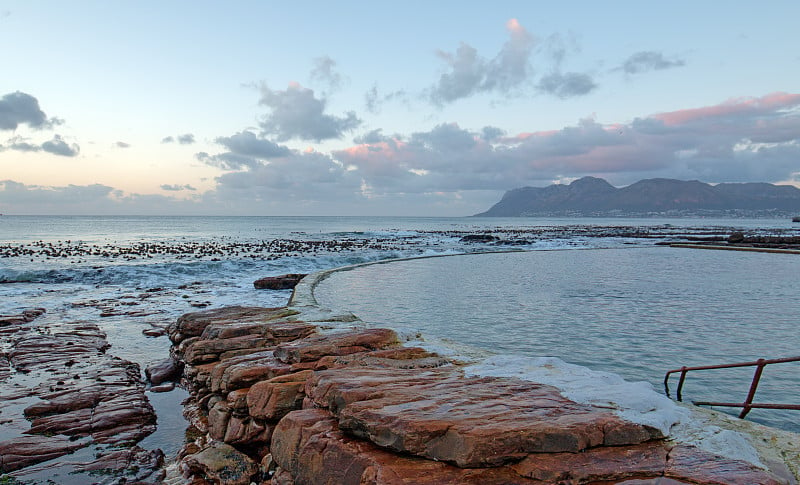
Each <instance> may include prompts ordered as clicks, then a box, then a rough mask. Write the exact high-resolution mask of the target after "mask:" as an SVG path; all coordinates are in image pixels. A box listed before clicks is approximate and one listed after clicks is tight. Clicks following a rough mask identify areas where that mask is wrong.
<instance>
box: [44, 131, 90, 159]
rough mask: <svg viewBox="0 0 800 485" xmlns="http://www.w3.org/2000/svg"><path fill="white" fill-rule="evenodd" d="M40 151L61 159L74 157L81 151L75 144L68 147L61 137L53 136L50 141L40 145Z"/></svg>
mask: <svg viewBox="0 0 800 485" xmlns="http://www.w3.org/2000/svg"><path fill="white" fill-rule="evenodd" d="M42 150H44V151H46V152H48V153H52V154H53V155H60V156H62V157H75V156H77V155H78V153H80V151H81V149H80V147H79V146H78V145H77V144H75V143H73V144H72V145H68V144H67V142H65V141H64V139H63V138H61V135H54V136H53V139H52V140H50V141H46V142H44V143H42Z"/></svg>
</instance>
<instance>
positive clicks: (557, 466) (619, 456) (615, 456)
mask: <svg viewBox="0 0 800 485" xmlns="http://www.w3.org/2000/svg"><path fill="white" fill-rule="evenodd" d="M667 453H668V448H667V446H666V445H665V444H664V442H662V441H653V442H649V443H643V444H640V445H635V446H614V447H600V448H593V449H590V450H586V451H584V452H580V453H535V454H530V455H528V457H527V458H525V459H523V460H522V461H521V462H519V463H517V464H515V465H512V468H513V469H514V470H515V471H516V472H517V473H518V474H519V475H521V476H523V477H528V478H533V479H536V480H541V481H543V482H545V483H575V484H578V483H589V482H593V481H610V480H623V479H633V478H638V479H641V478H646V477H650V478H657V477H660V476H662V475H663V474H664V469H665V468H666V465H667Z"/></svg>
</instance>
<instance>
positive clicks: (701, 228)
mask: <svg viewBox="0 0 800 485" xmlns="http://www.w3.org/2000/svg"><path fill="white" fill-rule="evenodd" d="M733 231H744V232H747V233H758V234H797V233H798V232H800V228H798V227H797V225H794V226H792V224H791V222H790V221H787V220H764V219H759V220H742V219H722V220H711V219H623V218H612V219H539V218H509V219H505V218H503V219H500V218H380V217H129V216H125V217H123V216H119V217H88V216H75V217H62V216H58V217H55V216H53V217H42V216H0V314H15V313H19V312H20V311H22V310H23V309H26V308H31V307H42V308H45V309H46V310H47V313H46V314H45V315H44V316H42V317H40V319H39V320H37V322H39V321H41V322H42V323H43V324H47V325H50V326H57V325H58V324H59V323H60V322H75V321H86V322H91V323H96V324H97V325H99V326H100V327H101V329H102V330H103V331H104V332H106V333H107V335H108V340H109V343H110V344H111V348H110V349H109V350H108V352H109V353H110V354H112V355H115V356H118V357H121V358H124V359H128V360H130V361H133V362H136V363H138V364H139V365H140V366H141V367H142V368H144V367H146V366H147V365H149V364H151V363H154V362H157V361H159V360H162V359H164V358H166V357H167V356H168V352H169V341H168V339H167V338H166V337H159V338H149V337H145V336H143V335H142V331H143V330H147V329H152V328H154V327H157V328H163V327H165V326H166V325H168V324H169V323H171V322H173V321H175V319H176V318H177V317H179V316H180V315H182V314H183V313H186V312H190V311H197V310H201V309H205V308H215V307H221V306H226V305H259V306H282V305H285V304H286V303H287V301H288V298H289V296H290V291H288V290H284V291H264V290H255V289H254V287H253V281H254V280H256V279H258V278H261V277H264V276H271V275H279V274H284V273H308V272H313V271H318V270H322V269H329V268H334V267H339V266H345V265H352V264H357V263H364V262H371V261H380V260H386V259H392V258H406V257H416V256H430V255H453V254H463V253H479V252H485V251H498V250H515V251H519V250H545V249H567V248H569V249H596V248H617V249H620V248H641V247H653V245H654V244H656V243H658V242H668V241H671V240H675V239H676V238H680V237H681V236H684V235H686V234H694V235H698V236H702V237H706V236H715V235H716V236H727V235H728V234H730V233H731V232H733ZM470 234H488V235H491V236H492V239H491V240H489V239H487V240H485V241H480V242H474V241H470V240H469V239H464V236H466V235H470ZM624 254H628V253H624ZM641 255H642V257H641V258H638V259H636V260H635V261H634V262H631V264H632V265H633V267H634V268H635V267H638V268H639V270H640V271H641V272H642V273H645V272H651V273H656V274H657V273H658V272H659V271H660V269H659V266H657V265H654V264H653V258H652V257H650V256H649V255H647V254H645V253H641ZM680 255H681V256H680V257H688V255H689V253H688V252H682V253H680ZM708 257H711V255H708ZM768 257H771V256H768ZM480 258H482V256H480V257H477V259H474V260H470V261H469V262H468V261H466V260H459V259H453V264H455V265H457V266H458V265H463V266H464V270H463V271H462V276H463V275H470V274H471V277H473V278H476V279H478V280H487V277H488V276H489V275H490V274H491V273H492V272H494V273H499V272H501V271H500V270H498V269H497V268H493V267H492V265H491V264H489V265H488V266H486V265H482V263H480V261H481V259H480ZM772 258H773V259H775V257H772ZM784 258H786V257H785V256H784ZM423 264H427V263H423ZM606 266H607V265H606ZM388 267H392V266H391V265H390V266H388ZM550 267H551V272H552V271H555V272H558V271H559V269H558V268H559V265H558V264H557V263H555V262H554V263H552V264H551V265H550ZM397 268H398V269H397V270H396V271H400V267H399V266H398V267H397ZM584 269H585V271H586V273H587V274H590V273H591V269H592V268H591V267H586V268H584ZM432 271H433V270H432ZM483 271H488V272H489V273H487V274H486V275H482V274H481V272H483ZM502 271H506V270H502ZM675 271H676V273H677V274H680V273H681V272H689V273H690V272H692V271H696V270H695V269H693V268H692V267H691V266H688V265H687V266H684V267H683V268H680V267H679V268H676V269H675ZM752 271H753V272H762V273H765V272H766V270H765V269H763V268H761V267H760V266H759V265H755V266H754V267H753V268H752ZM631 272H632V273H635V272H636V271H634V269H631ZM619 278H627V275H626V274H622V275H620V276H619ZM723 283H724V281H722V280H713V281H711V284H723ZM376 284H377V283H376ZM431 291H432V292H433V290H431ZM437 291H438V290H437ZM518 291H534V292H535V291H541V290H540V289H538V288H534V289H530V288H525V287H524V284H523V283H522V282H520V281H518V279H517V278H515V277H511V275H509V276H508V277H506V278H500V279H499V280H497V281H495V282H493V283H492V284H486V285H484V286H483V288H482V291H481V292H480V293H478V294H466V293H464V294H460V293H458V292H456V293H454V294H452V295H451V296H450V297H449V300H450V303H449V304H450V305H451V306H458V305H462V306H465V307H467V308H482V307H491V306H492V305H494V304H495V303H497V302H502V301H508V299H509V298H510V296H509V295H514V294H515V292H518ZM142 295H146V296H147V298H143V297H142ZM596 296H597V297H598V298H600V297H602V295H596ZM579 297H581V295H580V294H576V295H575V296H574V297H573V299H572V300H569V299H567V300H566V301H567V302H569V301H574V302H575V304H563V305H562V307H561V308H560V309H559V308H554V309H553V311H554V312H556V313H559V312H560V313H562V314H563V315H562V316H563V319H564V320H565V321H570V322H573V323H572V326H573V327H575V328H585V329H586V332H588V331H589V329H590V327H591V325H592V322H595V321H596V320H597V319H596V318H595V316H598V315H599V316H600V317H602V319H604V320H613V319H614V318H615V314H614V313H613V310H614V309H613V307H606V306H605V305H604V304H595V305H593V306H592V305H590V306H589V307H593V308H594V311H595V312H596V313H595V314H594V316H593V315H590V314H586V313H585V312H584V311H583V310H581V309H580V308H579V307H580V305H578V304H577V301H576V300H575V298H579ZM386 298H388V299H390V300H392V301H393V300H395V299H396V300H397V301H402V302H404V303H403V305H404V307H403V308H402V309H398V310H397V315H392V314H388V315H386V314H378V313H377V312H376V313H375V314H374V315H371V314H370V313H371V312H372V310H367V309H364V310H363V311H362V310H357V309H356V310H357V311H356V313H358V315H359V316H360V317H361V318H363V319H364V320H367V321H371V320H380V321H381V324H384V323H385V324H386V325H389V326H392V325H395V324H396V325H401V323H402V322H401V321H400V319H401V318H404V315H406V314H407V313H409V311H413V309H414V308H415V307H418V308H423V306H422V303H421V302H420V301H419V300H416V298H415V297H414V296H410V295H409V296H405V297H404V296H403V295H399V294H398V293H397V290H396V291H394V292H391V295H390V296H387V297H386ZM642 298H643V299H644V300H645V301H644V304H646V303H647V301H646V300H647V298H649V297H648V296H647V295H642ZM794 300H796V298H795V297H794V296H793V295H785V297H784V298H783V300H781V299H779V300H777V301H775V302H774V305H773V309H774V311H775V313H777V314H781V313H782V312H788V311H790V310H789V308H791V307H790V304H791V301H794ZM387 301H388V300H387ZM515 301H516V300H515ZM426 308H427V307H426ZM401 310H402V311H401ZM536 311H537V312H542V311H543V309H542V308H539V309H537V310H536ZM795 314H796V312H795ZM395 317H397V318H395ZM442 318H443V319H444V318H452V317H444V316H443V317H442ZM500 319H501V318H499V317H498V318H495V319H493V320H485V319H484V320H481V321H480V322H478V323H476V325H478V326H481V327H485V328H484V330H490V329H492V328H495V329H497V332H498V333H502V334H505V333H507V332H508V329H507V328H503V327H502V326H500V325H499V323H502V322H498V320H500ZM629 320H630V319H629ZM626 321H628V320H626ZM423 331H428V329H423ZM476 331H477V329H476ZM467 333H469V332H467ZM594 335H595V337H593V338H595V339H596V340H595V341H593V342H592V343H591V346H590V348H592V349H594V350H593V351H594V352H596V353H597V354H598V355H608V354H609V351H608V349H606V348H605V347H606V344H604V343H603V340H602V338H600V337H598V336H597V335H599V334H596V333H595V334H594ZM506 336H507V335H506ZM557 336H558V333H557V332H556V333H554V334H553V337H557ZM642 337H643V338H642V339H641V340H647V338H649V337H650V336H649V335H647V334H643V335H642ZM570 338H571V337H566V338H564V339H561V342H562V344H563V343H566V345H567V346H569V345H570ZM499 340H501V341H502V340H503V339H499ZM506 340H507V339H506ZM526 340H527V339H526ZM576 343H580V345H581V347H585V345H584V343H582V342H576ZM10 344H11V343H10V342H8V341H1V342H0V351H5V350H7V348H9V346H10ZM542 348H543V347H542ZM547 348H548V349H549V348H551V347H549V346H548V347H547ZM503 351H505V352H514V351H515V350H514V349H511V348H508V349H503ZM542 351H546V353H548V354H551V353H552V350H542ZM567 360H570V359H567ZM573 360H576V359H573ZM577 360H579V361H580V363H586V364H592V363H593V361H591V360H580V359H577ZM693 362H695V361H693V360H685V361H682V360H681V359H676V360H675V361H674V364H683V363H686V364H691V363H693ZM666 364H667V362H664V365H666ZM672 364H673V361H672V360H671V361H669V365H672ZM612 367H613V366H612ZM661 367H663V366H659V372H660V371H661V370H662V369H661ZM634 377H636V376H634ZM639 378H643V377H639ZM0 386H2V383H0ZM149 396H150V399H151V402H152V404H153V405H154V407H155V408H156V412H157V413H158V426H159V428H158V430H157V431H156V433H154V434H153V435H151V436H150V437H148V438H146V439H145V441H144V442H143V445H145V446H146V447H152V448H156V447H158V448H161V449H163V450H164V451H165V452H166V453H167V455H170V454H174V453H175V452H176V451H177V450H178V448H179V447H180V445H181V443H182V441H183V435H182V433H180V432H178V431H177V430H180V429H181V427H182V426H184V425H185V423H184V422H183V421H182V420H181V418H180V416H179V411H180V401H181V400H182V399H183V397H185V392H184V391H181V390H180V389H177V390H175V391H173V392H171V393H167V394H166V395H155V394H149Z"/></svg>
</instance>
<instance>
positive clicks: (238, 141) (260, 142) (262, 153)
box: [215, 131, 291, 160]
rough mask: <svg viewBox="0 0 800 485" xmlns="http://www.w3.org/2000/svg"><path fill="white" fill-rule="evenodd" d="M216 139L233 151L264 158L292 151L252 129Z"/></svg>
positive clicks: (282, 155)
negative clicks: (260, 135)
mask: <svg viewBox="0 0 800 485" xmlns="http://www.w3.org/2000/svg"><path fill="white" fill-rule="evenodd" d="M215 141H216V142H217V143H218V144H220V145H222V146H224V147H225V148H227V149H228V150H229V151H230V152H232V153H235V154H237V155H244V156H248V157H253V158H259V159H262V160H266V159H271V158H275V157H285V156H287V155H289V154H290V153H291V151H290V150H289V148H287V147H286V146H284V145H278V144H277V143H273V142H272V141H270V140H267V139H266V138H261V137H258V136H256V134H255V133H253V132H251V131H241V132H239V133H236V134H234V135H231V136H221V137H219V138H217V139H216V140H215Z"/></svg>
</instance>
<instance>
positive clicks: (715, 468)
mask: <svg viewBox="0 0 800 485" xmlns="http://www.w3.org/2000/svg"><path fill="white" fill-rule="evenodd" d="M665 476H667V477H669V478H674V479H677V480H685V481H687V482H689V483H696V484H699V485H752V484H755V483H757V484H759V485H787V484H788V483H789V482H788V481H786V480H783V479H781V478H778V477H776V476H775V475H773V474H772V473H769V472H767V471H765V470H762V469H760V468H758V467H756V466H754V465H751V464H750V463H747V462H743V461H739V460H733V459H730V458H725V457H722V456H718V455H714V454H713V453H709V452H707V451H703V450H699V449H697V448H695V447H692V446H687V445H678V446H676V447H674V448H673V449H672V450H670V453H669V459H668V460H667V468H666V472H665Z"/></svg>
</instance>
